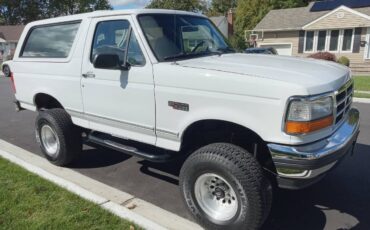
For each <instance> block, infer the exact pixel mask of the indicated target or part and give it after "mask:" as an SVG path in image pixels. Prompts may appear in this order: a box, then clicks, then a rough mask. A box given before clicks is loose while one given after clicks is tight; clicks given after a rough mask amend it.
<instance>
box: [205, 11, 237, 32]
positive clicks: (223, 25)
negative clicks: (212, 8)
mask: <svg viewBox="0 0 370 230" xmlns="http://www.w3.org/2000/svg"><path fill="white" fill-rule="evenodd" d="M234 18H235V13H234V9H230V10H229V11H228V12H227V14H226V16H218V17H210V18H209V19H210V20H211V21H212V22H213V24H215V26H217V28H218V29H219V30H220V31H221V33H222V34H223V35H224V36H225V37H226V38H230V36H232V35H233V34H234Z"/></svg>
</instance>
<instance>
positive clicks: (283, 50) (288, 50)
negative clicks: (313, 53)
mask: <svg viewBox="0 0 370 230" xmlns="http://www.w3.org/2000/svg"><path fill="white" fill-rule="evenodd" d="M260 47H262V48H267V47H273V48H275V49H276V51H277V52H278V54H279V55H284V56H292V45H291V44H261V45H260Z"/></svg>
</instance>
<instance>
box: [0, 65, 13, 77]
mask: <svg viewBox="0 0 370 230" xmlns="http://www.w3.org/2000/svg"><path fill="white" fill-rule="evenodd" d="M10 62H11V61H5V62H3V64H2V65H1V69H2V71H3V73H4V76H5V77H10V73H11V71H10V67H9V63H10Z"/></svg>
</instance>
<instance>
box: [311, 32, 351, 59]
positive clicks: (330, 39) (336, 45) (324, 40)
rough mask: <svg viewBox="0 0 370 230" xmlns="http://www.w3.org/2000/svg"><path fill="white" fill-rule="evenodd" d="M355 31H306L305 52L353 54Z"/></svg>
mask: <svg viewBox="0 0 370 230" xmlns="http://www.w3.org/2000/svg"><path fill="white" fill-rule="evenodd" d="M353 39H354V29H343V30H319V31H306V37H305V43H304V47H305V48H304V51H305V52H306V53H312V52H324V51H328V52H352V48H353Z"/></svg>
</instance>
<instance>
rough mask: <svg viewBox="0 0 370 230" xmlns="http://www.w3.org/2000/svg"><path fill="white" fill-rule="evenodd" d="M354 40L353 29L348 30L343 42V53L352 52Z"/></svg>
mask: <svg viewBox="0 0 370 230" xmlns="http://www.w3.org/2000/svg"><path fill="white" fill-rule="evenodd" d="M352 40H353V29H346V30H344V31H343V42H342V51H351V50H352Z"/></svg>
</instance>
